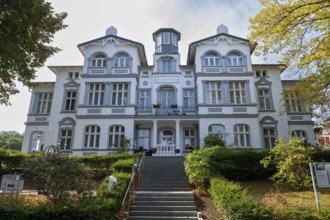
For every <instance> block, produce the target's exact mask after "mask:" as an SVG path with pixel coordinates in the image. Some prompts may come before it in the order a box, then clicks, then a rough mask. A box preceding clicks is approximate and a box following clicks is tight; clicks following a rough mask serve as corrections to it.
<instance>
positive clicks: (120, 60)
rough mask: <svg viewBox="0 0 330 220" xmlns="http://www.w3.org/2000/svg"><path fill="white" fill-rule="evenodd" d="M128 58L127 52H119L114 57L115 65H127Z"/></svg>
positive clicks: (128, 64) (128, 63) (128, 62)
mask: <svg viewBox="0 0 330 220" xmlns="http://www.w3.org/2000/svg"><path fill="white" fill-rule="evenodd" d="M130 60H131V59H130V57H129V56H128V55H127V54H124V53H121V54H119V55H117V56H116V57H115V67H129V66H130Z"/></svg>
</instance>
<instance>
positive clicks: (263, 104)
mask: <svg viewBox="0 0 330 220" xmlns="http://www.w3.org/2000/svg"><path fill="white" fill-rule="evenodd" d="M267 93H268V94H267ZM258 99H259V110H272V109H273V106H272V100H271V90H270V88H258Z"/></svg>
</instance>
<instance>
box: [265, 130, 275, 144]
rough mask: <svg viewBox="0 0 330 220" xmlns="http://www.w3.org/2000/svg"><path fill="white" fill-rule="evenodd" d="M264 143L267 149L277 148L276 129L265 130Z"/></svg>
mask: <svg viewBox="0 0 330 220" xmlns="http://www.w3.org/2000/svg"><path fill="white" fill-rule="evenodd" d="M263 133H264V141H265V148H266V149H271V148H272V147H274V146H275V140H276V133H275V129H274V128H264V129H263Z"/></svg>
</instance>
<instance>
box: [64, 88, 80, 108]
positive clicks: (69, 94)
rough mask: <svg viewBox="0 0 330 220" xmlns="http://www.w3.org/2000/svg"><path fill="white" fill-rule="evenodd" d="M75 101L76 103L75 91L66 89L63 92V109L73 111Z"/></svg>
mask: <svg viewBox="0 0 330 220" xmlns="http://www.w3.org/2000/svg"><path fill="white" fill-rule="evenodd" d="M73 94H74V95H73ZM76 103H77V91H76V90H67V91H66V94H65V102H64V111H75V110H76Z"/></svg>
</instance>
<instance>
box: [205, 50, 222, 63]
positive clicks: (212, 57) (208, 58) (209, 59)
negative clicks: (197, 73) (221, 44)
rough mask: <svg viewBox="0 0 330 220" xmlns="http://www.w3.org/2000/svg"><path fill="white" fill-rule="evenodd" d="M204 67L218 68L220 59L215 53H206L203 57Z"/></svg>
mask: <svg viewBox="0 0 330 220" xmlns="http://www.w3.org/2000/svg"><path fill="white" fill-rule="evenodd" d="M204 65H205V66H220V58H219V56H218V55H217V54H216V53H208V54H206V55H205V57H204Z"/></svg>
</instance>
